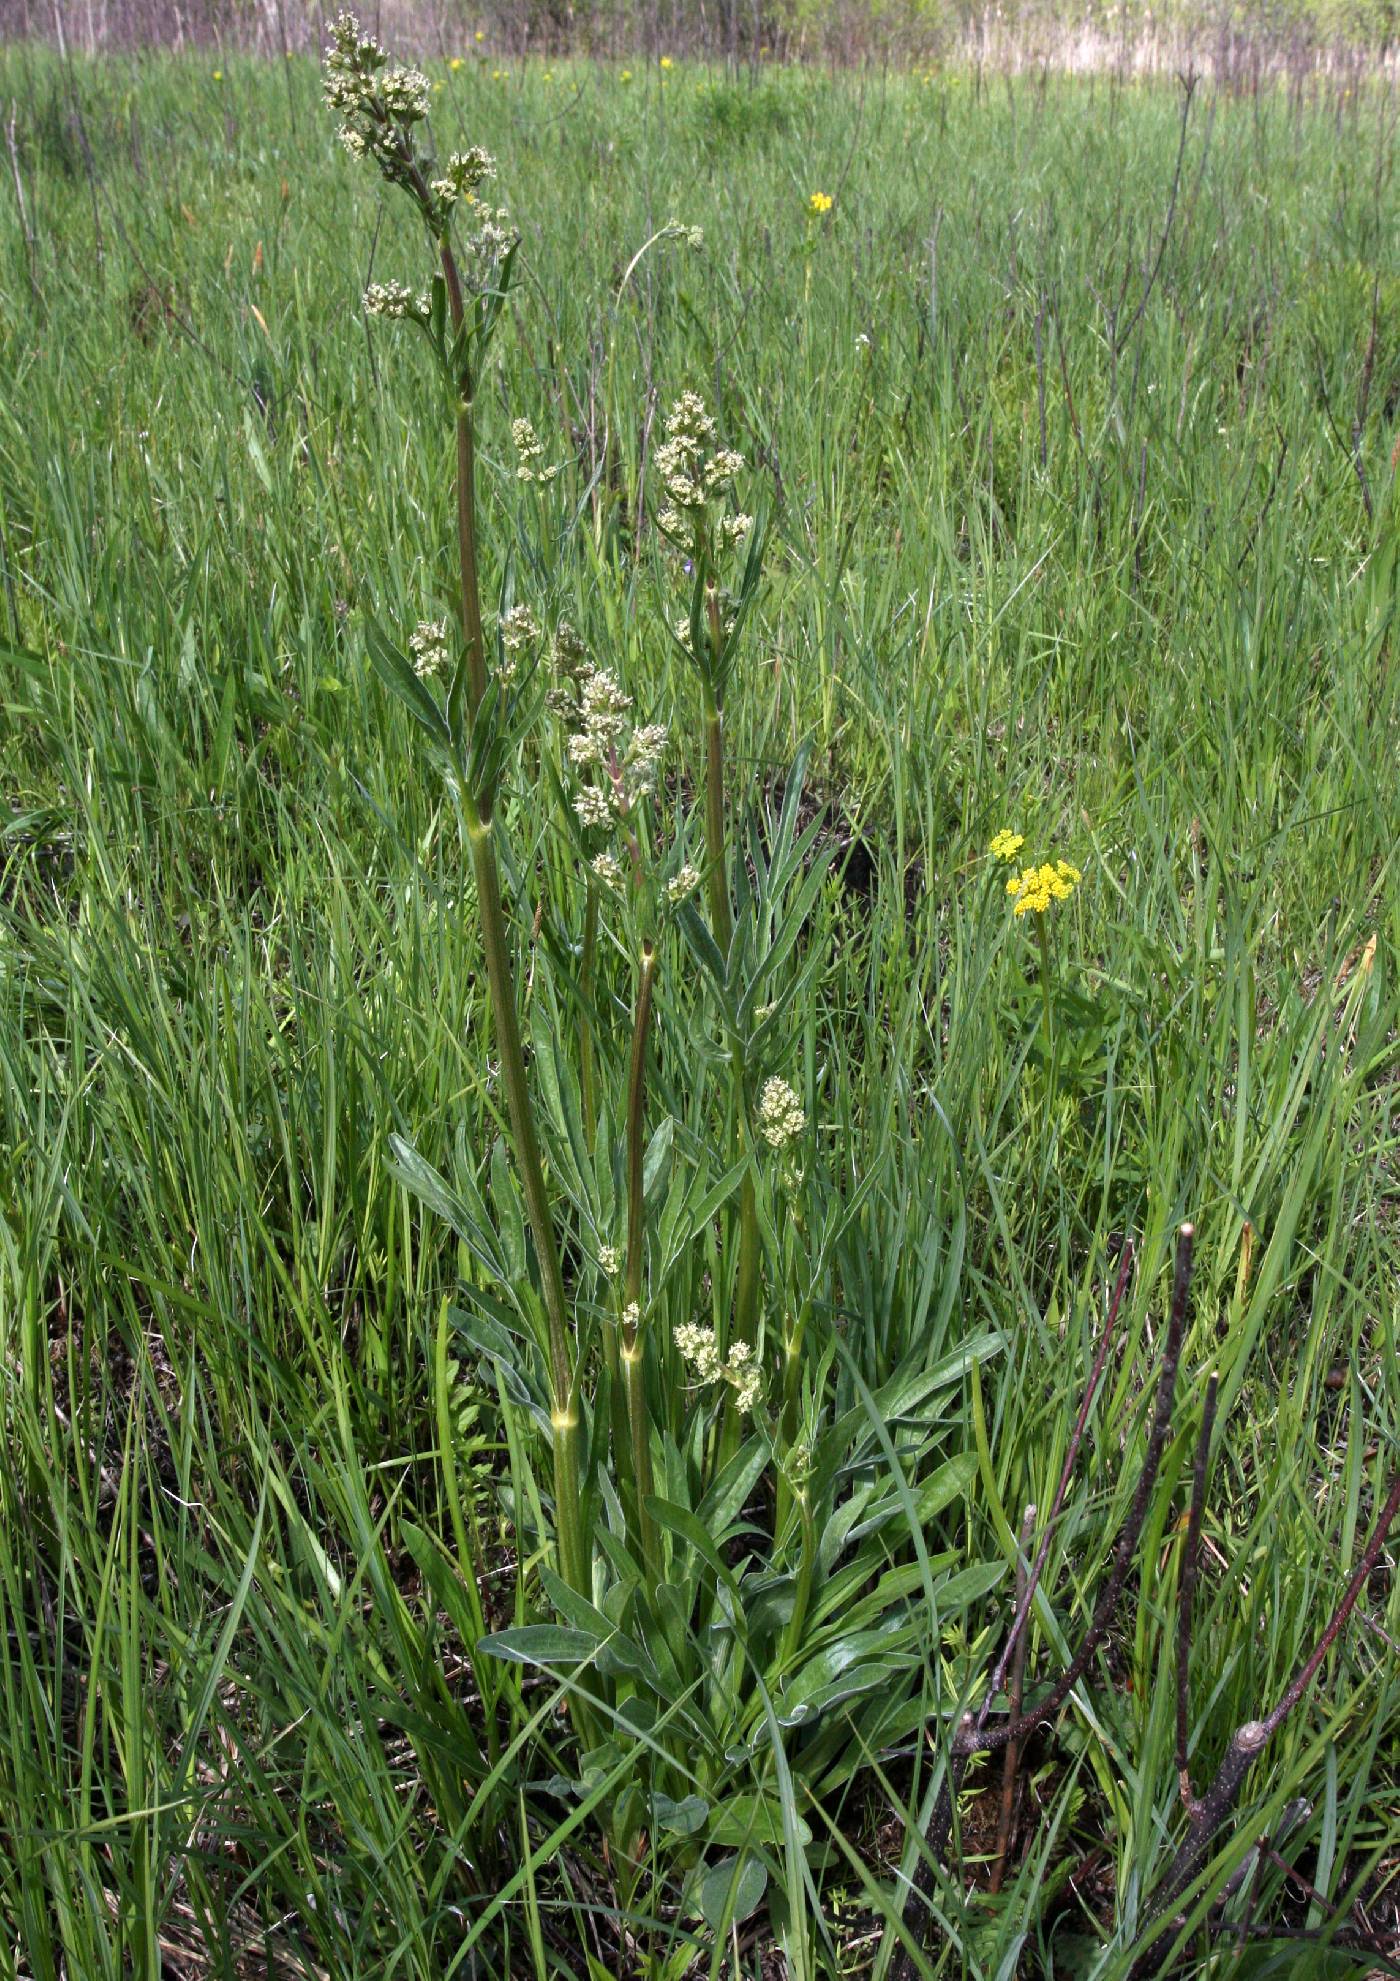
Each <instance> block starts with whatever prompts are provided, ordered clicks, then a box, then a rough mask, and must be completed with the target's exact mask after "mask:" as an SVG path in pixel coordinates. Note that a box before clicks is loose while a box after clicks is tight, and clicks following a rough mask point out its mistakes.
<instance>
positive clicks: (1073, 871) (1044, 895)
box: [1006, 860, 1084, 915]
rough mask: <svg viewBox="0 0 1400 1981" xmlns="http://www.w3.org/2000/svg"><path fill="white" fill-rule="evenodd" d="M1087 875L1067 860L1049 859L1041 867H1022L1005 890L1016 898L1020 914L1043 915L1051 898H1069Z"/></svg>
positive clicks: (1017, 911) (1065, 899)
mask: <svg viewBox="0 0 1400 1981" xmlns="http://www.w3.org/2000/svg"><path fill="white" fill-rule="evenodd" d="M1083 878H1084V876H1083V874H1081V873H1080V871H1079V869H1078V867H1072V866H1071V865H1070V864H1069V861H1068V860H1056V862H1055V864H1054V865H1053V866H1051V865H1050V864H1049V862H1048V861H1047V862H1046V863H1044V864H1043V865H1041V866H1039V867H1023V868H1022V870H1021V872H1020V873H1019V874H1013V875H1012V876H1011V878H1010V880H1009V881H1008V882H1007V883H1006V891H1007V893H1008V894H1009V895H1011V896H1012V897H1013V898H1014V899H1015V902H1016V906H1015V909H1014V910H1013V912H1014V913H1015V914H1017V915H1043V914H1044V913H1045V911H1046V909H1047V908H1048V907H1049V906H1050V903H1051V902H1052V901H1068V900H1069V897H1070V896H1071V894H1073V892H1074V890H1075V888H1076V887H1077V886H1078V885H1079V883H1080V881H1081V880H1083Z"/></svg>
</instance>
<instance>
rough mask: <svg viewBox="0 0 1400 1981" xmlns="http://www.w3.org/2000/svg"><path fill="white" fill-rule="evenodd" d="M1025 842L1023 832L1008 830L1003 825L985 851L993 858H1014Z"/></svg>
mask: <svg viewBox="0 0 1400 1981" xmlns="http://www.w3.org/2000/svg"><path fill="white" fill-rule="evenodd" d="M1025 843H1026V836H1025V834H1024V833H1023V832H1008V831H1007V830H1006V828H1005V827H1003V828H1002V830H1001V831H1000V832H999V833H998V834H997V836H996V838H995V839H994V840H993V841H992V843H991V845H990V846H989V847H988V848H987V851H988V852H989V853H990V854H991V856H992V858H993V859H994V860H1014V859H1015V857H1016V855H1017V854H1018V853H1019V852H1020V850H1021V848H1022V847H1023V846H1024V845H1025Z"/></svg>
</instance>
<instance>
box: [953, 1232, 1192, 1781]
mask: <svg viewBox="0 0 1400 1981" xmlns="http://www.w3.org/2000/svg"><path fill="white" fill-rule="evenodd" d="M1194 1239H1195V1231H1194V1229H1193V1227H1192V1226H1191V1225H1189V1224H1183V1225H1182V1227H1181V1230H1180V1232H1179V1234H1178V1237H1177V1246H1176V1276H1175V1282H1174V1285H1173V1288H1172V1306H1171V1318H1170V1319H1169V1321H1168V1323H1167V1339H1166V1344H1165V1346H1164V1348H1163V1351H1162V1373H1161V1375H1160V1377H1159V1378H1158V1382H1157V1396H1156V1400H1155V1402H1154V1403H1153V1406H1152V1427H1151V1430H1150V1431H1149V1433H1148V1438H1147V1450H1146V1453H1145V1454H1144V1457H1143V1461H1142V1472H1141V1474H1140V1475H1139V1478H1138V1484H1137V1491H1136V1493H1134V1495H1133V1503H1132V1507H1131V1508H1130V1510H1129V1513H1128V1517H1127V1519H1126V1520H1125V1521H1124V1523H1123V1528H1122V1531H1121V1533H1120V1534H1119V1536H1118V1545H1117V1547H1116V1548H1115V1550H1114V1555H1113V1567H1112V1569H1111V1570H1110V1571H1109V1577H1108V1581H1107V1582H1106V1583H1105V1584H1104V1588H1103V1593H1102V1595H1101V1596H1100V1597H1099V1600H1098V1602H1097V1604H1096V1605H1095V1608H1094V1614H1093V1617H1092V1619H1091V1620H1090V1624H1089V1628H1088V1630H1087V1631H1086V1632H1085V1634H1084V1637H1083V1640H1082V1642H1081V1643H1080V1646H1079V1649H1078V1650H1077V1651H1076V1652H1075V1654H1074V1656H1073V1658H1071V1660H1070V1662H1069V1664H1068V1665H1067V1666H1066V1667H1065V1669H1064V1671H1063V1672H1062V1673H1061V1674H1060V1676H1059V1678H1058V1679H1057V1680H1056V1681H1055V1683H1054V1685H1052V1686H1051V1688H1050V1690H1049V1691H1048V1692H1047V1693H1046V1695H1045V1697H1044V1698H1043V1699H1041V1700H1039V1701H1038V1702H1037V1703H1036V1704H1035V1705H1034V1706H1033V1707H1032V1708H1031V1710H1030V1711H1029V1712H1028V1713H1024V1714H1022V1715H1021V1717H1020V1718H1019V1719H1016V1720H1007V1721H1005V1722H1004V1723H1003V1724H1002V1725H1001V1726H996V1727H992V1728H990V1729H987V1728H974V1730H973V1731H972V1733H970V1734H963V1733H960V1734H957V1735H956V1736H955V1737H954V1741H953V1751H954V1753H956V1754H960V1755H970V1754H989V1753H991V1752H992V1751H993V1749H995V1748H998V1747H1005V1746H1006V1745H1007V1744H1008V1743H1009V1742H1010V1741H1013V1740H1024V1738H1025V1737H1026V1735H1027V1734H1028V1733H1029V1732H1030V1731H1031V1730H1032V1728H1034V1727H1037V1726H1039V1725H1040V1724H1041V1723H1042V1721H1044V1720H1048V1719H1053V1718H1054V1716H1055V1714H1056V1713H1057V1712H1058V1711H1059V1710H1060V1708H1061V1706H1063V1704H1064V1703H1065V1700H1066V1699H1068V1697H1069V1695H1070V1693H1071V1692H1072V1691H1073V1690H1074V1688H1075V1686H1076V1685H1077V1684H1078V1683H1079V1681H1080V1679H1081V1678H1082V1677H1083V1676H1084V1674H1085V1672H1086V1671H1087V1670H1088V1669H1089V1662H1090V1660H1091V1659H1092V1657H1093V1655H1094V1652H1095V1651H1096V1650H1097V1649H1098V1647H1099V1645H1100V1643H1101V1642H1102V1640H1103V1638H1104V1636H1105V1634H1106V1632H1107V1630H1108V1626H1109V1624H1110V1622H1111V1621H1112V1618H1113V1612H1114V1611H1115V1609H1116V1608H1117V1607H1118V1598H1119V1596H1120V1595H1121V1594H1122V1593H1123V1585H1124V1583H1125V1582H1126V1581H1127V1579H1128V1569H1129V1567H1130V1565H1131V1563H1132V1558H1133V1554H1134V1552H1135V1551H1136V1548H1137V1544H1138V1537H1139V1536H1140V1535H1141V1533H1142V1529H1143V1525H1144V1523H1145V1522H1146V1519H1147V1509H1148V1506H1149V1504H1150V1503H1151V1499H1152V1489H1153V1487H1154V1486H1155V1485H1156V1483H1157V1474H1158V1472H1159V1470H1160V1469H1161V1464H1162V1458H1163V1454H1164V1453H1165V1451H1166V1448H1167V1440H1168V1438H1169V1437H1170V1436H1171V1407H1172V1397H1173V1394H1174V1392H1175V1390H1176V1371H1177V1365H1178V1363H1179V1362H1180V1360H1181V1341H1182V1335H1183V1333H1184V1331H1185V1324H1186V1304H1187V1300H1188V1298H1189V1296H1190V1291H1191V1251H1192V1245H1193V1242H1194Z"/></svg>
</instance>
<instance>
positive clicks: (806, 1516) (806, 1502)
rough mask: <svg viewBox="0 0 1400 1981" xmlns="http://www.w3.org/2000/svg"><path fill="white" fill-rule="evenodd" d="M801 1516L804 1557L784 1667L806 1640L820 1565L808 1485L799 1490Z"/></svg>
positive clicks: (786, 1635)
mask: <svg viewBox="0 0 1400 1981" xmlns="http://www.w3.org/2000/svg"><path fill="white" fill-rule="evenodd" d="M797 1517H798V1519H799V1521H800V1523H801V1528H802V1539H801V1547H802V1556H801V1559H800V1560H799V1562H798V1564H797V1584H796V1587H795V1588H794V1590H793V1592H792V1615H791V1616H790V1617H789V1618H788V1626H787V1629H786V1630H785V1631H784V1632H783V1648H782V1652H781V1654H780V1657H779V1666H780V1668H781V1667H782V1666H784V1665H787V1664H789V1663H790V1662H791V1661H792V1659H793V1658H794V1657H795V1656H796V1655H797V1647H798V1645H799V1644H800V1643H801V1642H802V1632H803V1629H804V1628H805V1626H806V1622H807V1605H808V1603H809V1602H810V1600H811V1595H812V1571H813V1569H814V1568H815V1566H816V1556H817V1531H816V1523H815V1522H814V1520H813V1519H812V1500H811V1495H810V1494H809V1493H808V1491H807V1488H806V1487H805V1486H802V1487H800V1488H799V1490H798V1494H797Z"/></svg>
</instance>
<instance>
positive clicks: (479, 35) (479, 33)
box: [476, 28, 486, 41]
mask: <svg viewBox="0 0 1400 1981" xmlns="http://www.w3.org/2000/svg"><path fill="white" fill-rule="evenodd" d="M476 39H477V40H478V41H485V39H486V34H485V30H484V29H482V28H478V29H477V31H476Z"/></svg>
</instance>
